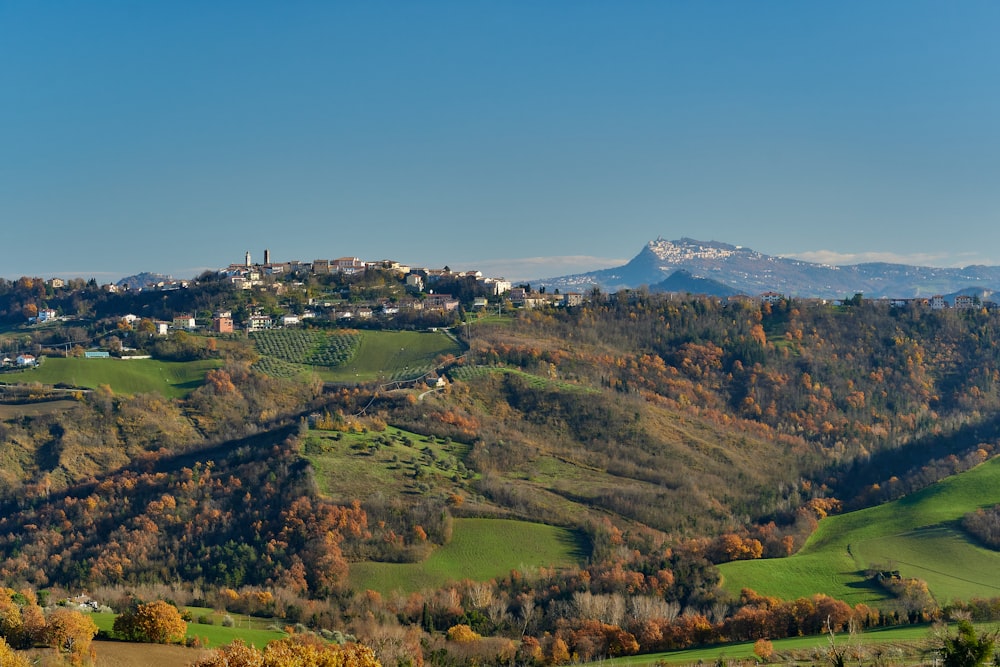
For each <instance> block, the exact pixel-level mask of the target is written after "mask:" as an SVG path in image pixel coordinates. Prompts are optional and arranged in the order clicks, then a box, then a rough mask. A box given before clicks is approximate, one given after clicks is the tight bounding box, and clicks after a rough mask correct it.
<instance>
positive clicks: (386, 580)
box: [350, 519, 586, 593]
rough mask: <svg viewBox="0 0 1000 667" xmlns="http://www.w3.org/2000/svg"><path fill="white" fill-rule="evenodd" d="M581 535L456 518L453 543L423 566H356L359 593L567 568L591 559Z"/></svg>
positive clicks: (353, 581)
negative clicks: (586, 558) (585, 559)
mask: <svg viewBox="0 0 1000 667" xmlns="http://www.w3.org/2000/svg"><path fill="white" fill-rule="evenodd" d="M584 552H585V547H584V544H583V540H582V539H581V537H580V536H579V535H577V534H575V533H573V532H572V531H569V530H566V529H565V528H556V527H555V526H547V525H543V524H540V523H528V522H526V521H513V520H508V519H456V520H455V526H454V535H453V537H452V540H451V542H450V543H449V544H446V545H444V546H442V547H440V548H438V549H436V550H435V551H434V553H432V554H431V556H430V557H429V558H428V559H427V560H426V561H424V562H422V563H372V562H365V563H352V564H351V572H350V580H351V585H352V587H354V588H355V589H356V590H365V589H371V590H376V591H379V592H382V593H389V592H392V591H403V592H411V591H419V590H423V589H428V588H439V587H441V586H443V585H445V584H447V583H448V582H451V581H461V580H463V579H472V580H474V581H488V580H490V579H493V578H496V577H502V576H505V575H507V574H509V573H510V571H511V570H517V569H525V568H527V569H530V568H535V567H542V566H554V567H564V566H570V565H574V564H578V563H580V562H582V560H583V559H584V558H585V557H586V554H585V553H584Z"/></svg>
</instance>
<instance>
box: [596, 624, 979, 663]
mask: <svg viewBox="0 0 1000 667" xmlns="http://www.w3.org/2000/svg"><path fill="white" fill-rule="evenodd" d="M977 629H978V630H979V631H980V632H991V631H994V630H996V627H995V626H994V625H990V624H982V625H980V624H977ZM933 634H934V628H933V627H932V626H930V625H926V624H925V625H906V626H900V627H891V628H875V629H871V630H866V631H864V632H862V633H859V634H856V635H853V636H851V635H848V634H839V635H837V636H836V637H835V638H834V642H835V646H836V647H837V648H838V649H841V648H844V647H849V648H848V651H849V654H854V653H862V654H867V656H868V657H867V658H866V659H858V660H853V661H852V660H850V659H849V662H848V664H853V663H857V664H880V663H879V662H878V661H876V656H878V657H879V659H880V660H881V664H891V665H912V664H930V663H931V662H932V661H933V656H932V655H930V654H929V651H930V650H931V647H932V646H933V642H934V640H933ZM772 644H773V645H774V655H773V656H772V657H771V659H770V661H769V662H770V663H771V664H779V665H794V664H803V665H819V664H832V662H831V659H830V658H829V657H828V652H829V649H830V637H829V636H828V635H817V636H812V637H789V638H787V639H774V640H772ZM753 645H754V642H752V641H750V642H734V643H731V644H720V645H715V646H706V647H704V648H693V649H685V650H682V651H668V652H665V653H647V654H644V655H632V656H626V657H622V658H611V659H607V660H601V661H599V662H593V663H587V664H588V665H594V666H596V665H601V666H602V667H654V666H655V665H703V664H717V663H718V661H719V660H722V661H724V662H728V663H730V664H733V661H743V660H745V661H747V662H748V663H753V664H758V665H759V664H761V662H760V660H758V659H757V658H756V657H755V656H754V652H753Z"/></svg>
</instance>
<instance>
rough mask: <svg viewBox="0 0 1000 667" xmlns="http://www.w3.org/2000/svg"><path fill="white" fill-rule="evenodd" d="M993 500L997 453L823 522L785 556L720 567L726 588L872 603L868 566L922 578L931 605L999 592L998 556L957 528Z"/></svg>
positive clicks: (999, 481) (999, 477)
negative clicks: (899, 495) (945, 476)
mask: <svg viewBox="0 0 1000 667" xmlns="http://www.w3.org/2000/svg"><path fill="white" fill-rule="evenodd" d="M997 503H1000V458H994V459H991V460H990V461H988V462H986V463H984V464H982V465H980V466H978V467H976V468H974V469H972V470H969V471H967V472H964V473H961V474H959V475H956V476H954V477H950V478H948V479H946V480H943V481H941V482H938V483H937V484H934V485H933V486H931V487H928V488H926V489H924V490H923V491H919V492H917V493H914V494H912V495H909V496H906V497H904V498H901V499H899V500H896V501H893V502H891V503H886V504H885V505H880V506H878V507H871V508H868V509H864V510H859V511H856V512H850V513H847V514H843V515H839V516H831V517H828V518H826V519H823V520H822V521H821V522H820V524H819V528H818V529H817V530H816V532H815V533H814V534H813V535H812V537H810V538H809V541H808V542H807V543H806V545H805V546H804V547H803V548H802V550H801V551H800V552H799V553H797V554H795V555H794V556H792V557H790V558H785V559H780V560H766V561H741V562H733V563H726V564H724V565H721V566H720V569H721V571H722V573H723V576H724V577H725V584H726V587H727V588H728V589H729V590H731V591H733V592H739V590H740V589H741V588H751V589H753V590H755V591H757V592H758V593H761V594H765V595H776V596H779V597H782V598H785V599H792V598H796V597H808V596H810V595H812V594H813V593H826V594H827V595H831V596H833V597H837V598H839V599H843V600H846V601H848V602H851V603H855V602H877V601H879V600H884V599H886V598H887V597H888V595H887V593H886V591H885V590H884V589H882V588H881V587H879V586H876V585H874V584H872V583H871V582H869V581H867V580H866V577H865V574H864V573H865V570H866V569H868V568H869V567H871V566H872V565H873V564H875V565H878V566H880V567H879V569H883V570H899V572H900V574H901V575H902V576H904V577H916V578H919V579H922V580H924V581H926V582H927V584H928V587H929V589H930V592H931V593H932V594H933V595H934V597H935V599H936V600H937V601H938V602H939V603H946V602H949V601H951V600H954V599H965V600H968V599H970V598H972V597H977V596H987V597H993V596H1000V583H998V582H997V580H996V576H995V574H996V573H997V572H1000V553H998V552H996V551H993V550H990V549H985V548H983V547H982V546H980V545H979V544H977V543H976V542H975V541H974V540H972V539H971V538H970V537H969V536H968V535H967V534H966V533H965V532H964V531H962V529H961V526H960V525H959V522H960V519H961V517H962V516H963V515H965V514H966V513H968V512H970V511H972V510H974V509H976V508H979V507H984V506H991V505H994V504H997Z"/></svg>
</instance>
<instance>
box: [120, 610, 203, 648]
mask: <svg viewBox="0 0 1000 667" xmlns="http://www.w3.org/2000/svg"><path fill="white" fill-rule="evenodd" d="M113 629H114V632H115V634H116V635H120V636H121V637H123V638H125V639H127V640H129V641H136V642H152V643H154V644H179V643H181V642H183V641H184V636H185V635H186V634H187V623H185V622H184V619H183V618H181V613H180V612H179V611H177V607H175V606H173V605H172V604H170V603H168V602H164V601H163V600H157V601H155V602H147V603H145V604H140V605H136V606H135V607H134V608H132V609H129V610H127V611H125V612H123V613H122V614H121V615H119V616H118V618H116V619H115V624H114V626H113Z"/></svg>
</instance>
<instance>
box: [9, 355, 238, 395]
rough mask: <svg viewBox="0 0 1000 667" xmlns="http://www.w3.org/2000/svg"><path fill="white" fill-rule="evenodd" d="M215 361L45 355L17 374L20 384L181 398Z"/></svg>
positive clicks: (198, 382) (194, 387) (214, 365)
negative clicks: (153, 393) (68, 386)
mask: <svg viewBox="0 0 1000 667" xmlns="http://www.w3.org/2000/svg"><path fill="white" fill-rule="evenodd" d="M218 366H219V362H218V361H216V360H211V359H210V360H202V361H183V362H182V361H158V360H156V359H136V360H130V361H122V360H121V359H114V358H109V359H82V358H74V357H69V358H65V357H45V359H44V360H43V361H42V363H41V364H40V365H39V366H38V367H37V368H33V369H30V370H27V371H25V372H23V373H18V374H17V375H16V378H17V382H18V383H29V382H40V383H42V384H49V385H54V384H67V385H71V386H73V387H82V388H85V389H96V388H97V387H99V386H100V385H102V384H106V385H108V386H110V387H111V388H112V389H113V390H114V392H115V393H116V394H145V393H150V392H158V393H160V394H163V395H164V396H166V397H168V398H181V397H183V396H186V395H187V394H188V393H190V392H191V391H192V390H194V389H196V388H197V387H199V386H201V385H202V384H203V383H204V382H205V374H206V373H208V371H209V370H211V369H213V368H217V367H218Z"/></svg>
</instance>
